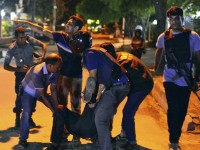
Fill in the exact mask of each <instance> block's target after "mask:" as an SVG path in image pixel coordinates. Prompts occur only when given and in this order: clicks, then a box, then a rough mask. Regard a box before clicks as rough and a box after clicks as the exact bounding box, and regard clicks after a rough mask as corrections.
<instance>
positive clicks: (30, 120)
mask: <svg viewBox="0 0 200 150" xmlns="http://www.w3.org/2000/svg"><path fill="white" fill-rule="evenodd" d="M35 127H36V124H35V122H34V121H33V119H32V118H30V119H29V128H35Z"/></svg>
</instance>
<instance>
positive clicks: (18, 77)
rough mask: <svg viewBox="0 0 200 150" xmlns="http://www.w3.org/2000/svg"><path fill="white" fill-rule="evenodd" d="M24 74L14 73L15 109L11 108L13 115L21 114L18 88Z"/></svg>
mask: <svg viewBox="0 0 200 150" xmlns="http://www.w3.org/2000/svg"><path fill="white" fill-rule="evenodd" d="M25 75H26V72H15V93H16V100H15V107H14V108H13V112H14V113H17V114H19V113H21V112H22V101H21V96H18V92H19V86H20V84H21V82H22V80H23V79H24V77H25Z"/></svg>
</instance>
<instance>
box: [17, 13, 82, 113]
mask: <svg viewBox="0 0 200 150" xmlns="http://www.w3.org/2000/svg"><path fill="white" fill-rule="evenodd" d="M15 23H22V24H25V25H27V26H29V27H30V28H31V29H32V30H33V31H35V32H37V33H40V34H43V35H45V36H47V37H49V38H50V39H54V41H55V42H56V44H57V47H58V53H59V54H60V55H61V57H62V59H63V65H62V68H61V76H60V80H61V83H60V89H59V93H60V94H59V96H60V100H61V101H60V102H59V103H60V104H62V105H64V106H65V105H67V101H68V95H69V94H70V98H71V100H70V101H71V104H72V105H71V106H72V110H73V111H74V112H77V113H79V114H80V112H81V103H80V98H81V89H82V66H81V59H82V57H81V55H80V54H74V53H72V51H71V49H70V48H69V38H70V37H71V36H72V34H73V33H75V32H77V31H78V30H81V28H82V26H83V20H82V19H81V18H79V17H78V16H71V17H70V18H69V20H68V22H67V24H66V25H65V32H58V31H50V30H47V29H44V28H43V27H41V26H39V25H37V24H33V23H31V22H28V21H24V20H16V21H15Z"/></svg>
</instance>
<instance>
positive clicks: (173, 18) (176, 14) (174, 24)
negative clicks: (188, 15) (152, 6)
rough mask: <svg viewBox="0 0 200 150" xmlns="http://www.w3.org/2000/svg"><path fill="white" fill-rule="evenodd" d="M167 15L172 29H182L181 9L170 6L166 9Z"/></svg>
mask: <svg viewBox="0 0 200 150" xmlns="http://www.w3.org/2000/svg"><path fill="white" fill-rule="evenodd" d="M167 17H168V18H169V24H170V27H171V28H172V29H173V30H180V29H182V24H183V10H182V9H181V8H179V7H171V8H169V9H168V10H167Z"/></svg>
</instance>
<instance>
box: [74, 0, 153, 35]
mask: <svg viewBox="0 0 200 150" xmlns="http://www.w3.org/2000/svg"><path fill="white" fill-rule="evenodd" d="M144 3H145V6H144ZM141 8H143V9H141ZM152 8H153V0H148V1H146V0H134V1H133V0H96V1H91V0H82V1H81V3H80V4H79V5H78V7H77V12H78V13H80V14H82V15H83V16H84V17H85V18H86V19H100V21H101V23H111V22H116V21H117V22H118V21H119V23H121V21H120V20H122V18H123V17H125V18H126V27H127V28H126V34H127V35H128V36H130V35H131V33H132V32H133V30H134V27H135V26H136V25H137V24H142V26H145V28H146V25H147V24H148V20H149V17H150V15H151V14H152V13H153V12H154V10H153V9H152ZM144 12H145V13H144ZM132 18H134V19H132Z"/></svg>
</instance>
